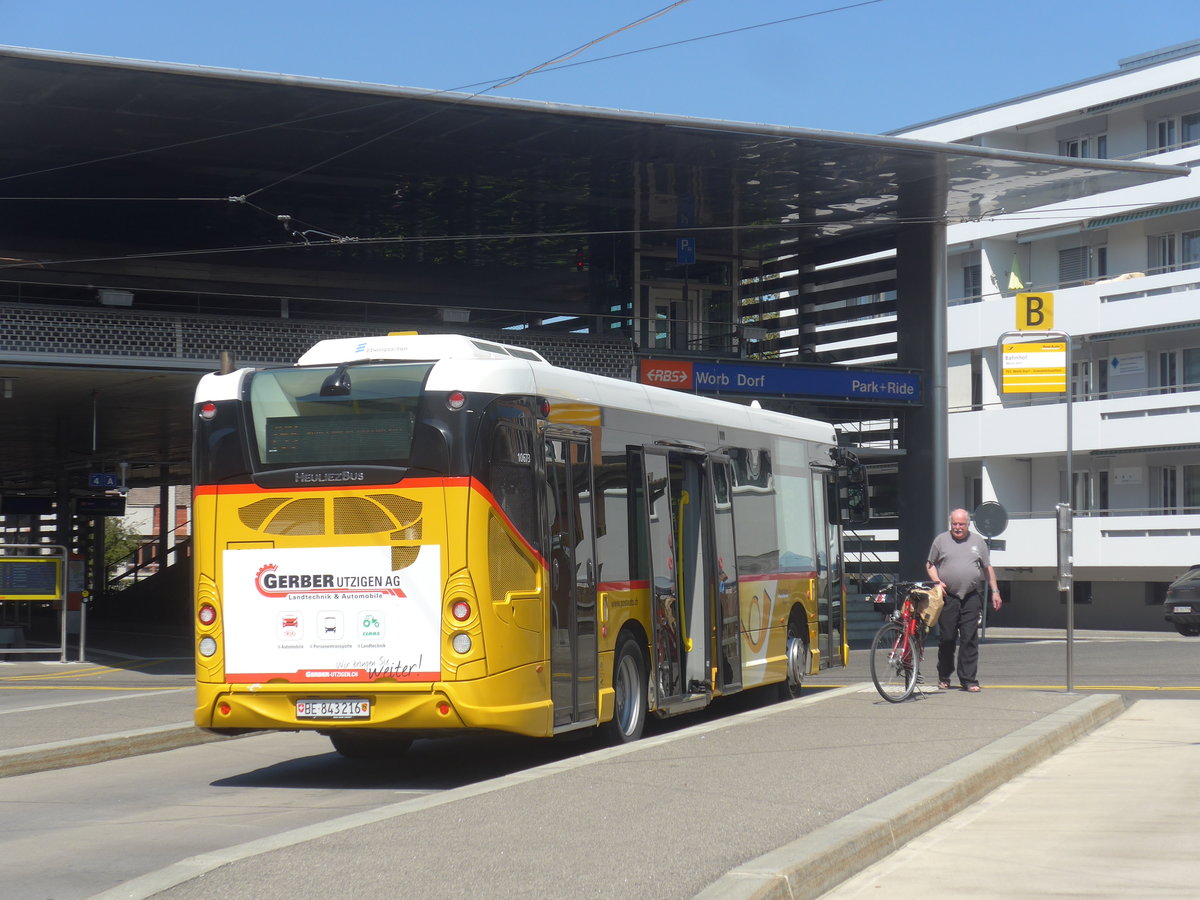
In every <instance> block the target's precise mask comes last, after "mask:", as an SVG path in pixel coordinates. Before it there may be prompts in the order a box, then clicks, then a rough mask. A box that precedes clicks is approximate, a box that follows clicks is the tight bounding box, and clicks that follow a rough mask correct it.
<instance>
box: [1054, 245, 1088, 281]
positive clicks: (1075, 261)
mask: <svg viewBox="0 0 1200 900" xmlns="http://www.w3.org/2000/svg"><path fill="white" fill-rule="evenodd" d="M1088 249H1089V248H1087V247H1068V248H1067V249H1066V250H1059V251H1058V283H1059V284H1060V285H1071V284H1082V283H1083V282H1085V281H1087V279H1088Z"/></svg>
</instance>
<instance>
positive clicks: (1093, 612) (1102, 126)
mask: <svg viewBox="0 0 1200 900" xmlns="http://www.w3.org/2000/svg"><path fill="white" fill-rule="evenodd" d="M1118 65H1119V68H1118V70H1117V71H1115V72H1112V73H1110V74H1106V75H1103V76H1100V77H1097V78H1094V79H1090V80H1087V81H1084V82H1078V83H1076V84H1072V85H1067V86H1065V87H1061V88H1056V89H1053V90H1048V91H1044V92H1041V93H1039V94H1036V95H1032V96H1028V97H1022V98H1018V99H1015V100H1012V101H1008V102H1005V103H1001V104H997V105H995V106H991V107H988V108H985V109H978V110H973V111H970V112H967V113H963V114H961V115H957V116H954V117H951V118H946V119H942V120H939V121H936V122H931V123H927V124H924V125H921V126H918V127H915V128H912V129H910V130H906V131H904V132H901V133H900V135H901V136H903V137H912V138H923V139H928V140H936V141H945V142H961V143H969V144H976V145H981V146H985V147H1003V148H1008V149H1014V150H1026V151H1032V152H1038V153H1050V154H1059V155H1065V156H1089V157H1101V158H1108V159H1114V158H1122V159H1149V160H1151V161H1160V162H1163V163H1170V164H1173V165H1182V166H1196V165H1198V164H1200V42H1194V43H1192V44H1189V45H1182V46H1180V47H1175V48H1169V49H1168V50H1164V51H1159V52H1157V53H1152V54H1146V55H1145V56H1141V57H1134V58H1131V59H1128V60H1123V61H1121V62H1120V63H1119V64H1118ZM1014 276H1015V279H1014ZM1017 280H1019V281H1020V282H1021V284H1022V287H1021V288H1019V289H1018V288H1017ZM947 287H948V295H949V298H950V310H949V358H948V361H947V362H948V380H947V382H948V396H949V407H950V423H949V443H950V473H949V477H950V482H949V497H950V502H951V505H952V506H963V507H965V508H967V509H974V508H975V506H976V505H977V504H978V503H979V502H980V501H983V500H997V501H999V502H1000V503H1001V504H1002V505H1003V506H1004V507H1005V508H1006V510H1007V511H1008V513H1009V525H1008V528H1007V530H1006V531H1005V533H1004V534H1003V535H1002V536H1001V539H1002V540H1003V541H1004V542H1005V547H1004V549H1002V550H997V551H995V552H994V555H993V563H994V565H995V566H996V568H997V574H998V576H999V578H1000V580H1001V581H1005V582H1008V589H1007V590H1006V591H1005V592H1004V593H1005V595H1006V600H1007V601H1009V605H1008V606H1007V607H1006V609H1005V610H1004V611H1003V613H1002V617H1001V619H1000V620H999V623H1002V624H1012V625H1050V626H1058V625H1061V624H1062V623H1063V622H1064V621H1065V613H1064V606H1063V603H1062V602H1061V595H1060V594H1059V593H1058V590H1057V583H1056V581H1055V570H1056V563H1057V552H1056V547H1057V544H1056V536H1055V519H1054V510H1055V505H1056V504H1057V503H1058V502H1060V501H1062V500H1065V499H1066V469H1067V466H1066V441H1067V420H1066V410H1067V404H1066V399H1065V395H1063V394H1029V393H1001V391H1000V383H999V382H1000V379H999V377H998V376H999V373H998V371H997V357H998V353H997V341H998V340H999V338H1000V336H1001V335H1002V334H1003V333H1005V332H1009V331H1013V330H1015V329H1016V327H1017V323H1016V316H1017V304H1016V297H1015V294H1016V293H1017V292H1018V290H1024V291H1036V292H1052V293H1053V327H1054V328H1055V329H1058V330H1061V331H1065V332H1067V333H1068V334H1070V335H1071V338H1072V342H1071V343H1072V358H1073V366H1072V372H1071V378H1070V382H1071V390H1072V403H1071V406H1072V407H1073V422H1072V429H1071V432H1072V435H1071V436H1072V446H1073V450H1074V453H1073V455H1072V466H1071V468H1072V470H1073V481H1074V490H1073V493H1072V503H1073V506H1074V509H1075V513H1074V529H1075V530H1074V578H1075V583H1076V584H1075V595H1076V607H1075V622H1076V624H1077V625H1078V626H1080V627H1093V628H1115V627H1120V628H1145V629H1155V630H1169V629H1170V627H1171V626H1169V625H1167V624H1166V623H1165V622H1164V621H1163V618H1162V606H1161V603H1162V596H1163V591H1164V590H1165V587H1166V584H1167V583H1169V582H1170V581H1172V580H1173V579H1174V578H1175V577H1176V576H1177V575H1179V574H1180V573H1181V572H1183V571H1184V570H1185V569H1186V568H1187V567H1188V566H1190V565H1193V564H1195V563H1200V321H1198V320H1200V176H1197V175H1196V174H1195V173H1193V174H1192V175H1190V176H1188V177H1183V178H1175V179H1168V180H1165V181H1162V182H1159V183H1157V184H1153V185H1148V186H1145V187H1138V188H1131V189H1127V190H1123V191H1114V192H1109V193H1106V194H1099V195H1096V196H1093V197H1089V198H1086V199H1084V200H1080V201H1074V202H1070V203H1063V204H1058V205H1056V206H1053V207H1045V208H1043V209H1040V210H1033V211H1029V212H1025V213H1020V214H1017V215H1012V216H1001V217H999V218H994V219H985V220H982V221H979V222H971V223H964V224H955V225H952V226H951V227H950V229H949V234H948V252H947Z"/></svg>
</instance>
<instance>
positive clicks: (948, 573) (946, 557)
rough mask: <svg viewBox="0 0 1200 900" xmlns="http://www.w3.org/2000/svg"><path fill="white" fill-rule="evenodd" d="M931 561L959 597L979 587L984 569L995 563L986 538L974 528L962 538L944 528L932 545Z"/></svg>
mask: <svg viewBox="0 0 1200 900" xmlns="http://www.w3.org/2000/svg"><path fill="white" fill-rule="evenodd" d="M929 562H931V563H933V564H934V565H935V566H937V570H938V577H940V578H941V579H942V581H943V582H945V584H946V588H947V590H949V591H950V593H952V594H954V595H955V596H956V597H965V596H966V595H967V594H969V593H970V592H971V591H973V590H977V589H978V587H979V580H980V579H981V578H982V577H983V573H984V571H985V570H986V569H987V567H988V566H990V565H991V564H992V560H991V557H990V556H988V546H987V541H985V540H984V538H983V536H982V535H978V534H976V533H975V532H973V531H972V532H969V533H968V534H967V536H966V538H965V539H964V540H961V541H956V540H955V539H954V538H953V537H952V536H951V534H950V532H949V531H943V532H942V533H941V534H939V535H938V536H937V537H935V538H934V539H933V543H932V544H931V545H930V547H929Z"/></svg>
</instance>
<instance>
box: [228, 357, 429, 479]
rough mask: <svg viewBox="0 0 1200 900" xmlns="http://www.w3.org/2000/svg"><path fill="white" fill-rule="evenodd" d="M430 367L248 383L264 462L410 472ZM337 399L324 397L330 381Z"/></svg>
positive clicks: (287, 373)
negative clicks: (377, 466) (371, 465)
mask: <svg viewBox="0 0 1200 900" xmlns="http://www.w3.org/2000/svg"><path fill="white" fill-rule="evenodd" d="M430 368H431V365H430V364H429V363H409V364H402V365H359V366H353V367H349V368H348V369H347V370H346V372H339V371H338V370H337V369H335V368H332V367H320V368H311V369H309V368H305V369H272V370H266V371H262V372H256V373H255V374H254V375H253V377H252V380H251V382H250V404H249V405H250V414H251V417H252V419H253V422H254V437H255V443H256V446H257V451H258V461H259V463H260V464H262V465H266V466H299V465H332V464H339V463H351V462H359V463H361V462H377V463H384V464H388V465H405V464H406V463H407V462H408V460H409V456H410V454H411V451H412V442H413V430H414V425H415V422H416V415H417V405H418V403H419V402H420V396H421V388H422V385H423V384H424V381H425V376H426V375H427V374H428V373H429V369H430ZM335 378H336V380H337V383H338V385H339V387H338V390H337V391H336V393H323V392H322V386H323V385H326V386H327V385H328V384H329V383H330V380H331V379H335Z"/></svg>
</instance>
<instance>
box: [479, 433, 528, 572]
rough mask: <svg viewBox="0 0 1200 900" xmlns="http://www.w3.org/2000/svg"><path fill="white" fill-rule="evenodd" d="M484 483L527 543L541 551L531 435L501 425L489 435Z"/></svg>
mask: <svg viewBox="0 0 1200 900" xmlns="http://www.w3.org/2000/svg"><path fill="white" fill-rule="evenodd" d="M487 468H488V472H487V478H486V484H487V487H488V490H490V491H491V492H492V496H493V497H495V498H496V503H497V505H498V506H499V507H500V509H502V510H503V511H504V514H505V515H506V516H508V518H509V520H510V521H511V522H512V523H513V525H514V526H515V527H516V528H517V530H518V531H520V532H521V534H522V535H523V536H524V537H525V539H526V540H527V541H529V543H530V544H531V545H532V546H533V547H534V548H536V549H537V550H539V551H541V549H542V547H541V543H542V542H541V536H540V534H539V529H538V516H537V499H536V498H537V491H536V488H535V484H534V477H533V436H532V435H531V434H530V433H529V432H528V431H526V430H525V429H523V428H520V427H516V426H513V425H509V424H507V423H500V424H498V425H497V426H496V430H495V432H494V433H493V435H492V446H491V453H490V454H489V460H488V467H487Z"/></svg>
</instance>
